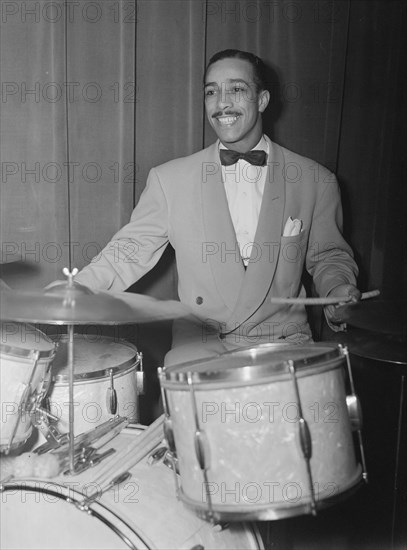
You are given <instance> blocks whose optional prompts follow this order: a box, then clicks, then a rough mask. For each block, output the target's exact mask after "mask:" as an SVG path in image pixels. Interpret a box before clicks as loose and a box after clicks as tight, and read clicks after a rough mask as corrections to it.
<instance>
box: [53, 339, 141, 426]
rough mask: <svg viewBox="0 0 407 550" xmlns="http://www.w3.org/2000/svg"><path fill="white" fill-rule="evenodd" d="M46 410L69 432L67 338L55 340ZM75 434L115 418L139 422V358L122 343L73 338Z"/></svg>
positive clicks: (112, 340) (132, 347)
mask: <svg viewBox="0 0 407 550" xmlns="http://www.w3.org/2000/svg"><path fill="white" fill-rule="evenodd" d="M56 340H57V342H58V348H57V353H56V356H55V360H54V362H53V365H52V387H51V390H50V393H49V396H48V398H47V408H48V409H49V411H50V412H51V413H52V414H53V415H54V416H56V417H57V418H58V419H59V422H58V424H57V426H58V429H59V430H60V431H61V432H68V430H69V370H68V364H67V362H68V336H67V335H63V336H61V337H59V338H58V339H56ZM73 344H74V411H75V416H74V431H75V435H78V434H80V433H83V432H86V431H88V430H91V429H93V428H95V427H96V426H98V425H99V424H102V423H103V422H105V421H106V420H109V419H110V418H112V417H113V416H115V415H120V416H125V417H127V418H128V419H129V420H130V421H131V422H135V421H137V420H138V391H137V375H136V372H137V368H138V367H139V366H140V361H141V354H140V353H138V351H137V348H136V347H135V346H133V345H132V344H130V343H129V342H126V341H125V340H117V339H114V338H109V337H104V336H97V335H91V336H90V335H89V336H85V335H81V334H75V335H74V342H73Z"/></svg>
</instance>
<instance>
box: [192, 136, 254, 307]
mask: <svg viewBox="0 0 407 550" xmlns="http://www.w3.org/2000/svg"><path fill="white" fill-rule="evenodd" d="M201 186H202V210H203V223H204V232H205V238H206V242H205V243H204V246H205V247H206V252H207V254H206V257H207V258H208V261H209V262H210V266H211V269H212V273H213V276H214V279H215V283H216V286H217V289H218V292H219V294H220V295H221V296H222V297H223V300H224V302H225V304H226V305H227V307H228V308H229V310H230V311H231V312H232V311H233V310H234V309H235V307H236V304H237V303H238V300H239V296H240V292H241V287H242V284H243V281H244V279H245V270H244V267H243V263H242V259H241V256H240V251H239V245H238V243H237V240H236V234H235V230H234V227H233V222H232V218H231V217H230V213H229V206H228V202H227V198H226V192H225V187H224V185H223V182H222V170H221V165H220V161H219V153H218V142H216V143H214V144H213V145H212V146H211V147H209V148H208V149H207V150H206V155H205V157H204V161H203V164H202V179H201Z"/></svg>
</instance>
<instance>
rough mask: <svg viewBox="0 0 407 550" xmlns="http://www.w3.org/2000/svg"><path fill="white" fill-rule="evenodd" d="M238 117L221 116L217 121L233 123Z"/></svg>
mask: <svg viewBox="0 0 407 550" xmlns="http://www.w3.org/2000/svg"><path fill="white" fill-rule="evenodd" d="M237 119H238V117H237V116H222V117H218V121H219V122H220V123H221V124H233V123H234V122H236V120H237Z"/></svg>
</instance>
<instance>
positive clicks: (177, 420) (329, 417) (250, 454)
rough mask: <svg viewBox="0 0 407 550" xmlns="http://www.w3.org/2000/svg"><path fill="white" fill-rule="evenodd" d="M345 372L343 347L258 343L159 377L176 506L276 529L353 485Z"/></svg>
mask: <svg viewBox="0 0 407 550" xmlns="http://www.w3.org/2000/svg"><path fill="white" fill-rule="evenodd" d="M344 363H345V358H344V352H343V350H342V348H341V347H336V348H335V347H331V346H327V345H322V344H310V345H305V346H296V345H284V346H281V345H275V344H264V345H260V346H258V347H253V348H245V349H243V350H239V351H235V352H229V353H225V354H224V355H222V356H220V357H216V358H210V359H207V360H200V361H194V362H191V363H184V364H181V365H175V366H171V367H169V368H167V369H165V370H164V371H163V372H161V374H160V378H161V386H162V388H163V394H164V402H165V403H166V407H167V413H168V414H169V418H167V421H166V423H167V435H168V433H169V435H170V436H171V437H169V438H168V439H169V440H171V439H173V440H174V444H175V449H174V450H175V452H176V455H177V457H178V467H179V471H180V487H179V492H180V496H181V499H182V500H183V501H184V502H185V503H186V504H187V505H188V506H190V507H191V508H192V509H193V510H194V511H195V512H196V513H197V514H199V515H200V516H202V517H206V518H210V517H214V518H216V519H218V520H220V521H236V520H238V521H242V520H249V519H250V520H254V519H258V520H273V519H279V518H283V517H289V516H294V515H298V514H303V513H310V512H314V511H315V509H318V508H320V507H323V506H327V505H328V504H333V503H335V502H336V501H337V500H338V498H339V497H340V496H344V495H345V494H346V493H347V492H348V491H350V490H351V488H354V487H355V486H356V485H358V484H359V482H360V481H361V478H362V471H361V470H362V469H361V467H360V465H358V463H357V460H356V457H355V451H354V442H353V436H352V430H351V424H350V418H349V413H348V409H347V403H346V392H345V376H344V369H343V366H344ZM307 427H308V428H307ZM307 457H308V458H307Z"/></svg>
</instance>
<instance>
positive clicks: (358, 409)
mask: <svg viewBox="0 0 407 550" xmlns="http://www.w3.org/2000/svg"><path fill="white" fill-rule="evenodd" d="M339 347H340V349H341V350H342V353H343V355H344V356H345V359H346V365H347V368H348V375H349V383H350V389H351V392H352V394H351V395H350V396H348V397H349V399H348V397H347V398H346V401H347V403H349V401H351V403H352V407H351V408H352V409H354V411H353V413H352V415H351V423H352V420H353V421H354V424H355V426H356V427H355V428H354V429H355V431H356V432H357V434H358V441H359V449H360V459H361V461H362V477H363V479H364V481H365V482H366V483H368V474H367V468H366V459H365V450H364V447H363V439H362V416H361V407H360V403H359V398H358V396H357V395H356V392H355V384H354V382H353V375H352V367H351V364H350V357H349V350H348V348H347V347H346V346H342V345H339ZM348 408H349V407H348ZM352 416H355V417H356V418H353V419H352Z"/></svg>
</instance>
